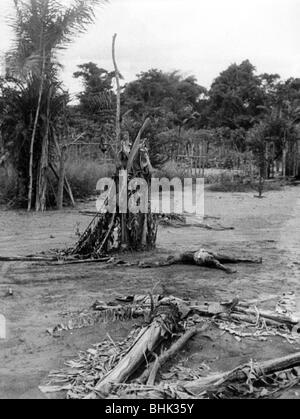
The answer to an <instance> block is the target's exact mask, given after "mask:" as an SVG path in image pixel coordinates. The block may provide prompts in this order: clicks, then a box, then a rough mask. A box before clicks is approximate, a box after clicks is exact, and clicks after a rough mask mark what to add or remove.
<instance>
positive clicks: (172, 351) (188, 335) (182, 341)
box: [147, 326, 207, 386]
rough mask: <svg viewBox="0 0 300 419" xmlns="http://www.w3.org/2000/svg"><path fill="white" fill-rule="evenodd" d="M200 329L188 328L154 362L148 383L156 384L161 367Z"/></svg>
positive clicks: (150, 384)
mask: <svg viewBox="0 0 300 419" xmlns="http://www.w3.org/2000/svg"><path fill="white" fill-rule="evenodd" d="M206 328H207V326H205V327H204V328H202V330H201V331H204V330H205V329H206ZM199 330H200V329H198V328H197V327H193V328H191V329H190V330H188V331H187V332H186V333H185V334H184V335H182V336H181V338H179V339H178V340H177V341H176V342H175V343H174V344H173V345H172V346H171V348H170V349H169V350H167V351H166V352H164V353H163V354H162V355H161V356H159V357H158V358H157V359H156V361H155V362H154V365H153V367H152V369H151V370H150V371H149V378H148V381H147V385H149V386H152V385H154V384H155V380H156V376H157V373H158V371H159V369H160V368H161V367H162V366H163V365H164V364H165V363H166V362H168V361H169V360H170V359H171V358H172V357H173V356H174V355H175V354H176V353H177V352H179V351H180V350H181V349H182V348H183V347H184V345H185V344H186V343H187V342H188V341H189V340H190V339H191V338H192V337H193V336H195V335H196V333H198V331H199Z"/></svg>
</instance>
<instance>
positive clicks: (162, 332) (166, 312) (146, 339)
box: [95, 303, 180, 394]
mask: <svg viewBox="0 0 300 419" xmlns="http://www.w3.org/2000/svg"><path fill="white" fill-rule="evenodd" d="M179 320H180V315H179V311H178V308H177V306H176V305H175V304H171V303H170V304H167V305H163V304H161V305H159V306H158V307H157V308H156V309H155V315H154V319H153V321H152V322H151V324H149V325H148V326H146V327H144V328H143V329H142V330H141V332H140V334H139V336H138V337H137V339H136V341H135V343H134V344H133V346H132V347H131V348H130V349H129V351H128V352H127V354H126V355H125V356H124V357H123V358H122V359H121V360H120V362H119V363H118V364H117V366H116V367H115V368H114V369H113V370H112V371H110V372H109V373H108V374H107V375H106V376H105V377H104V378H103V379H102V380H101V381H100V382H99V383H98V384H97V385H96V387H95V390H96V391H97V392H100V393H103V394H106V393H107V392H109V387H110V385H111V384H120V383H126V382H127V380H128V379H129V378H130V377H131V376H132V375H133V374H134V373H135V372H136V371H137V370H138V368H139V367H140V366H141V365H142V364H144V363H145V362H148V359H149V357H150V356H151V355H153V353H154V351H155V350H157V348H158V347H159V345H160V344H161V343H162V341H164V340H165V339H168V338H170V336H171V334H172V333H173V332H174V331H175V330H176V329H177V325H178V321H179Z"/></svg>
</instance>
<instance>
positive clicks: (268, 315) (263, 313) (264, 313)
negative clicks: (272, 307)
mask: <svg viewBox="0 0 300 419" xmlns="http://www.w3.org/2000/svg"><path fill="white" fill-rule="evenodd" d="M235 311H238V312H240V313H243V314H248V315H252V316H258V315H259V316H260V317H262V318H264V319H268V320H273V321H275V322H277V323H283V324H286V325H296V324H298V323H299V319H293V318H292V317H287V316H282V315H280V314H275V313H272V312H271V311H268V310H258V311H256V310H254V309H252V308H249V309H247V308H244V307H239V306H237V307H236V308H235Z"/></svg>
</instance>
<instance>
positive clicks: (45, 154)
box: [35, 87, 52, 212]
mask: <svg viewBox="0 0 300 419" xmlns="http://www.w3.org/2000/svg"><path fill="white" fill-rule="evenodd" d="M51 95H52V88H51V87H50V89H49V92H48V98H47V116H46V118H47V119H46V129H45V134H44V137H43V143H42V153H41V159H40V164H39V172H38V178H37V188H36V203H35V210H36V211H42V212H43V211H45V210H46V194H47V183H48V178H47V175H48V168H49V123H50V101H51Z"/></svg>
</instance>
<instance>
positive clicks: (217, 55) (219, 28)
mask: <svg viewBox="0 0 300 419" xmlns="http://www.w3.org/2000/svg"><path fill="white" fill-rule="evenodd" d="M61 2H62V3H63V0H62V1H61ZM12 3H13V0H0V5H1V7H0V16H1V17H0V52H1V53H2V52H3V51H5V50H6V49H7V48H8V47H9V40H10V32H9V29H8V28H7V25H6V23H5V16H7V14H8V13H9V10H10V7H11V4H12ZM115 32H116V33H118V44H117V55H118V63H119V67H120V70H121V72H122V73H123V75H124V76H125V78H126V81H130V80H132V79H134V77H135V75H136V74H137V73H139V72H141V71H145V70H148V69H150V68H159V69H163V70H166V71H170V70H175V69H178V70H181V71H182V72H183V74H185V75H189V74H194V75H196V77H197V79H198V82H199V83H200V84H202V85H203V86H205V87H209V86H210V84H211V82H212V81H213V79H214V78H215V77H216V76H217V75H218V74H219V73H220V71H222V70H224V69H225V68H227V67H228V66H229V65H230V64H231V63H234V62H238V63H239V62H241V61H242V60H244V59H247V58H248V59H249V60H250V61H251V62H252V63H253V64H254V65H255V66H256V67H257V70H258V72H260V73H262V72H270V73H279V74H280V75H281V76H282V77H283V78H288V77H290V76H292V77H300V44H299V40H300V0H110V4H108V5H106V6H103V7H101V8H100V9H99V11H98V12H97V20H96V23H95V24H94V25H93V26H91V27H89V30H88V33H87V34H85V35H83V36H81V37H80V38H79V39H77V40H76V41H75V42H74V44H73V45H72V46H71V47H70V48H69V49H68V51H67V52H65V53H64V56H63V60H62V62H63V64H64V66H65V67H64V72H63V79H64V82H65V84H66V85H67V87H68V88H69V89H70V90H71V91H72V92H73V93H75V92H77V91H79V90H80V85H79V84H78V81H76V80H74V79H73V78H72V74H73V72H74V71H76V66H77V65H78V64H80V63H84V62H88V61H94V62H96V63H97V64H98V65H99V66H101V67H103V68H106V69H108V70H111V69H112V59H111V42H112V36H113V34H114V33H115Z"/></svg>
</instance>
